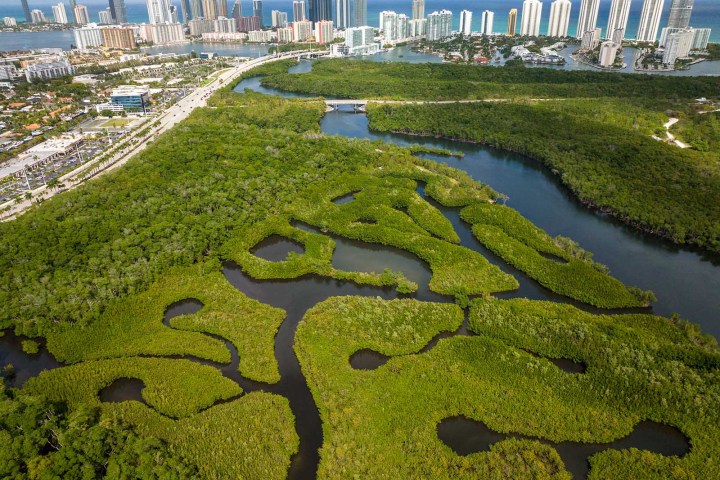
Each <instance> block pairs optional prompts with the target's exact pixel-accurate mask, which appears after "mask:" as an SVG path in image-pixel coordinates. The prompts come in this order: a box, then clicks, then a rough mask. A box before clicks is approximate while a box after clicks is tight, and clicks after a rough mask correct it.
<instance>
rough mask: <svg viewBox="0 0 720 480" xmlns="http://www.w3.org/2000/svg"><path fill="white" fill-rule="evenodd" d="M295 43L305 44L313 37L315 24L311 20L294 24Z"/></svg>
mask: <svg viewBox="0 0 720 480" xmlns="http://www.w3.org/2000/svg"><path fill="white" fill-rule="evenodd" d="M292 28H293V41H295V42H304V41H305V40H307V39H308V38H310V37H312V36H313V24H312V22H311V21H310V20H300V21H298V22H293V24H292Z"/></svg>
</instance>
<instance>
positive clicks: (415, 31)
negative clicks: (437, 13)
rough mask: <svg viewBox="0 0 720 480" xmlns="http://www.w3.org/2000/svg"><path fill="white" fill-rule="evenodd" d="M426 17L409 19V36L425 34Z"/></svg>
mask: <svg viewBox="0 0 720 480" xmlns="http://www.w3.org/2000/svg"><path fill="white" fill-rule="evenodd" d="M426 25H427V19H426V18H418V19H413V20H408V37H422V36H423V35H425V27H426Z"/></svg>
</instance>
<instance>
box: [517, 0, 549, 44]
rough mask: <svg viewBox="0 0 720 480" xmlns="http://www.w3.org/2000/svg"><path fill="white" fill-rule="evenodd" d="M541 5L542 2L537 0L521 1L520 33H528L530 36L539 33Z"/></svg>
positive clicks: (535, 35)
mask: <svg viewBox="0 0 720 480" xmlns="http://www.w3.org/2000/svg"><path fill="white" fill-rule="evenodd" d="M542 6H543V4H542V2H540V1H538V0H525V1H524V2H523V9H522V18H521V20H520V35H523V36H525V35H528V36H531V37H537V36H538V35H540V18H541V17H542Z"/></svg>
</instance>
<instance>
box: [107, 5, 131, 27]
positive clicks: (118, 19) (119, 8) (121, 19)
mask: <svg viewBox="0 0 720 480" xmlns="http://www.w3.org/2000/svg"><path fill="white" fill-rule="evenodd" d="M108 5H109V6H110V14H111V15H112V19H113V23H117V24H122V23H127V10H125V0H109V2H108Z"/></svg>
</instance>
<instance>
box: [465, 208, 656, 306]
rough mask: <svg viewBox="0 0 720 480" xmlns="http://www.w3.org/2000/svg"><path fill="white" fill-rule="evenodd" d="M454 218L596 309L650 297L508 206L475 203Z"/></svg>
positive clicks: (637, 303)
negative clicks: (625, 283)
mask: <svg viewBox="0 0 720 480" xmlns="http://www.w3.org/2000/svg"><path fill="white" fill-rule="evenodd" d="M460 216H461V217H462V219H463V220H465V221H467V222H468V223H471V224H472V226H473V227H472V231H473V234H474V235H475V237H476V238H477V239H478V240H480V242H481V243H482V244H483V245H485V246H486V247H487V248H489V249H490V250H492V251H493V252H494V253H495V254H497V255H499V256H500V257H502V259H503V260H505V261H506V262H508V263H509V264H511V265H513V266H515V267H516V268H518V269H520V270H522V271H523V272H525V273H527V274H528V275H529V276H530V277H532V278H534V279H535V280H537V281H538V282H539V283H540V284H541V285H543V286H545V287H547V288H548V289H550V290H552V291H553V292H556V293H559V294H562V295H566V296H568V297H570V298H574V299H575V300H580V301H582V302H585V303H588V304H590V305H595V306H596V307H602V308H620V307H633V306H635V307H639V306H646V305H648V304H649V303H650V302H651V301H654V300H656V299H655V296H654V295H653V293H652V292H642V291H640V290H639V289H637V288H634V289H631V288H628V287H626V286H625V285H623V284H622V283H621V282H620V281H619V280H617V279H615V278H613V277H611V276H609V275H608V274H607V268H606V267H605V266H604V265H599V264H597V263H595V262H593V261H592V260H591V259H590V258H588V256H589V255H588V253H587V252H585V251H584V250H581V249H578V247H577V246H576V245H574V244H573V242H572V241H569V242H568V240H567V239H562V238H561V239H553V238H550V236H549V235H548V234H547V233H545V232H544V231H542V230H541V229H539V228H538V227H536V226H535V225H533V224H532V223H531V222H529V221H528V220H526V219H525V218H523V217H522V216H521V215H520V214H519V213H517V212H516V211H515V210H513V209H511V208H509V207H506V206H504V205H497V204H494V205H493V204H482V203H478V204H475V205H472V206H469V207H467V208H465V209H463V210H462V211H461V212H460ZM543 254H545V256H543ZM547 256H549V257H550V258H547Z"/></svg>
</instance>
